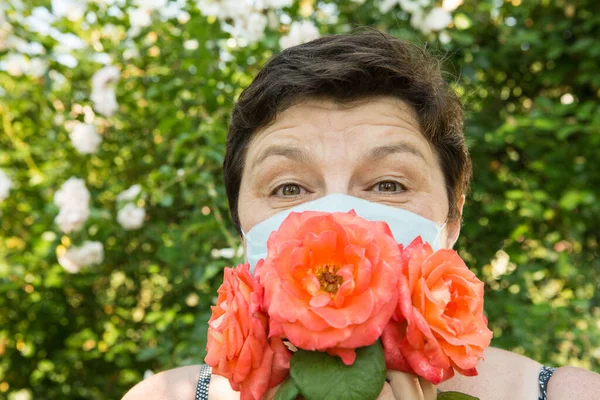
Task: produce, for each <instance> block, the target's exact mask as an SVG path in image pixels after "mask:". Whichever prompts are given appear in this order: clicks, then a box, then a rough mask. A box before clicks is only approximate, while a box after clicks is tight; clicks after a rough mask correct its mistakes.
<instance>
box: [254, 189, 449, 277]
mask: <svg viewBox="0 0 600 400" xmlns="http://www.w3.org/2000/svg"><path fill="white" fill-rule="evenodd" d="M350 210H354V211H355V212H356V214H357V215H358V216H359V217H362V218H364V219H366V220H367V221H383V222H386V223H387V224H388V225H389V227H390V229H391V231H392V234H393V235H394V239H396V242H398V243H400V244H402V245H404V246H408V245H409V244H410V242H412V241H413V239H415V238H416V237H417V236H421V238H422V239H423V241H425V242H428V243H429V244H430V245H431V247H432V248H433V249H434V250H438V249H439V248H440V232H441V231H442V229H444V227H445V226H446V223H444V225H442V226H438V225H437V224H436V223H435V222H433V221H430V220H428V219H427V218H424V217H421V216H420V215H417V214H415V213H412V212H410V211H406V210H402V209H400V208H396V207H390V206H386V205H383V204H379V203H374V202H371V201H368V200H363V199H359V198H358V197H353V196H348V195H345V194H330V195H327V196H324V197H321V198H319V199H317V200H314V201H310V202H308V203H303V204H300V205H297V206H296V207H292V208H290V209H288V210H285V211H282V212H279V213H277V214H275V215H273V216H271V217H269V218H267V219H266V220H264V221H262V222H260V223H258V224H256V225H255V226H254V227H253V228H252V229H250V231H248V233H244V231H243V230H242V235H243V236H244V238H245V239H246V258H247V260H248V263H250V272H251V273H252V272H253V271H254V267H255V266H256V264H257V263H258V261H259V260H260V259H261V258H267V240H268V239H269V236H271V233H273V232H274V231H276V230H278V229H279V227H280V226H281V224H282V223H283V221H284V220H285V219H286V218H287V217H288V215H290V213H293V212H303V211H322V212H348V211H350Z"/></svg>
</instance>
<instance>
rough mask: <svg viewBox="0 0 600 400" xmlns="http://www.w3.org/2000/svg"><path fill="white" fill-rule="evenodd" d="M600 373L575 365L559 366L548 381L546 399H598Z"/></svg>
mask: <svg viewBox="0 0 600 400" xmlns="http://www.w3.org/2000/svg"><path fill="white" fill-rule="evenodd" d="M598 393H600V375H599V374H596V373H595V372H591V371H587V370H585V369H581V368H575V367H561V368H558V369H557V370H556V371H554V374H553V375H552V378H551V379H550V381H549V382H548V399H549V400H557V399H578V400H592V399H598Z"/></svg>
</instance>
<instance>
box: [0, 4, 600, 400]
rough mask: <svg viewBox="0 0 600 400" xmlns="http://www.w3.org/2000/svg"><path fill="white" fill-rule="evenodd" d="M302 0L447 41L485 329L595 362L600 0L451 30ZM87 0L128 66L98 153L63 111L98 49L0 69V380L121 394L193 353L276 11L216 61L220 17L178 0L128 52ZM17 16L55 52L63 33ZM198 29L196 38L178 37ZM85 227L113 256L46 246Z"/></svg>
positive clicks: (109, 18) (495, 8)
mask: <svg viewBox="0 0 600 400" xmlns="http://www.w3.org/2000/svg"><path fill="white" fill-rule="evenodd" d="M301 3H302V7H301V6H300V4H295V5H294V6H293V7H291V8H287V9H285V10H284V11H285V13H286V14H288V15H289V16H290V17H291V19H292V20H300V19H304V18H306V19H310V20H312V21H314V22H315V23H316V25H317V26H318V27H319V30H320V32H321V34H330V33H337V32H345V31H348V30H350V29H351V28H352V27H355V26H358V25H369V26H374V27H377V28H380V29H382V30H385V31H388V32H390V33H392V34H393V35H395V36H397V37H401V38H408V39H410V40H414V41H417V42H419V43H422V44H426V46H427V47H428V48H429V49H430V50H431V51H432V52H434V53H436V54H438V55H440V56H442V57H443V58H444V60H445V61H444V65H445V68H446V70H448V71H449V74H448V80H449V81H451V82H452V85H453V86H454V87H455V88H456V90H457V91H458V92H459V93H460V94H461V95H462V96H463V99H464V101H465V104H466V107H467V111H468V119H467V124H466V135H467V137H468V141H469V145H470V148H471V153H472V156H473V161H474V180H473V185H472V192H471V194H470V196H469V198H468V200H467V204H466V206H465V221H464V227H463V230H462V235H461V238H460V240H459V243H458V246H457V247H458V249H459V251H460V253H461V255H462V256H463V257H464V258H465V259H466V260H467V262H468V264H469V265H470V266H471V267H472V268H473V269H474V270H476V272H477V273H478V276H479V277H480V278H481V279H482V280H484V281H485V282H486V284H487V289H488V290H487V297H486V312H487V314H488V316H489V320H490V326H491V328H492V329H493V331H494V333H495V338H494V341H493V345H495V346H497V347H501V348H506V349H510V350H513V351H516V352H519V353H522V354H525V355H527V356H529V357H531V358H534V359H536V360H539V361H540V362H543V363H547V364H549V365H566V364H569V365H577V366H582V367H585V368H590V369H593V370H595V371H597V372H600V293H599V291H598V290H597V286H598V282H599V279H600V257H599V256H600V249H599V244H598V240H599V237H598V234H599V232H600V202H599V200H600V199H599V194H600V191H599V188H600V172H599V171H600V165H599V163H598V156H599V155H600V132H599V128H600V106H599V102H598V99H599V97H600V73H599V71H598V65H600V41H598V38H599V37H600V3H598V2H597V1H595V0H588V1H585V0H581V1H566V0H556V1H550V0H543V1H539V0H531V1H529V0H528V1H522V2H521V1H516V0H513V1H512V2H503V1H501V0H497V1H496V0H494V1H492V0H487V1H465V2H464V4H463V5H461V6H460V7H459V8H458V9H457V10H456V11H454V12H453V17H454V21H453V23H452V24H451V26H450V27H449V28H448V29H447V31H446V32H447V34H448V35H449V37H450V39H451V40H450V41H449V42H447V41H445V40H444V42H445V43H442V42H441V41H439V40H438V38H437V35H435V34H429V35H423V34H421V33H418V32H416V31H415V30H414V29H413V28H412V27H411V26H410V24H409V21H408V16H407V15H406V14H405V13H403V12H402V11H401V10H400V8H398V7H396V8H394V9H393V10H392V11H390V12H387V13H385V14H382V13H381V12H380V11H379V9H378V7H377V4H378V2H377V1H371V0H368V1H366V2H365V3H364V4H358V3H357V2H353V1H350V0H341V1H336V2H335V4H336V5H337V8H338V10H339V16H338V20H337V22H335V23H332V21H329V22H328V21H326V19H325V18H324V17H323V15H322V13H320V12H319V9H320V7H322V6H323V4H330V3H332V2H328V1H322V2H318V3H317V2H313V1H310V0H307V1H302V2H301ZM35 5H37V6H40V5H41V6H47V7H50V5H49V2H46V3H45V2H37V3H36V4H35ZM127 6H128V4H127V5H125V6H123V7H127ZM26 7H28V8H32V7H33V5H27V6H26ZM88 9H89V10H90V11H94V12H96V14H97V20H96V21H95V22H92V23H88V24H87V25H86V26H83V25H82V24H77V23H70V22H68V21H64V22H62V23H61V24H60V28H61V30H63V31H64V32H72V33H74V34H76V35H79V36H81V37H83V38H90V37H91V36H92V35H93V32H94V31H98V30H100V29H101V27H102V26H105V25H106V24H109V23H110V24H113V25H115V26H116V27H117V29H118V32H119V34H118V37H117V38H116V39H114V38H113V39H111V38H110V37H108V36H101V38H100V43H101V47H102V48H103V49H104V51H105V52H107V53H108V54H109V55H111V56H112V57H113V59H114V60H115V62H114V64H115V65H118V66H119V67H120V68H121V74H122V75H121V79H120V81H119V83H118V91H117V97H118V101H119V105H120V108H119V111H118V113H117V114H116V115H115V116H114V117H111V118H101V117H98V119H97V121H96V122H97V123H98V124H99V126H100V128H99V129H100V132H101V134H102V137H103V143H102V145H101V148H100V151H99V152H98V153H96V154H94V155H88V156H84V155H80V154H78V153H77V152H76V151H75V150H74V149H73V146H72V145H71V144H70V141H69V137H68V133H67V131H66V129H65V128H64V124H63V123H62V121H63V120H69V119H78V120H82V119H83V116H82V115H81V111H77V110H78V109H81V106H86V105H90V104H91V102H90V100H89V93H90V87H91V83H90V78H91V76H92V75H93V73H94V72H95V71H97V70H98V69H99V68H100V67H101V65H100V64H98V63H96V62H93V61H91V59H90V58H89V57H88V55H89V54H87V53H86V52H84V51H82V52H80V53H78V54H77V59H78V60H79V65H78V66H77V67H75V68H67V67H65V66H64V65H61V64H58V63H56V62H55V61H52V60H49V65H50V69H51V70H55V71H58V72H60V73H61V74H62V75H64V77H65V78H66V81H65V83H64V84H58V83H56V80H55V79H53V76H54V75H53V73H50V72H47V73H46V74H45V75H44V76H42V77H41V78H31V77H27V76H21V77H14V76H11V75H9V74H7V73H6V72H3V71H0V86H1V87H2V88H3V90H1V91H0V94H1V98H0V118H1V125H0V168H2V169H3V170H4V171H5V172H6V173H7V174H8V175H9V176H10V177H11V179H12V180H13V182H14V184H15V187H14V188H13V189H12V191H11V193H10V196H9V197H8V198H7V199H6V200H4V202H2V203H0V218H1V219H0V397H4V396H8V395H9V394H10V393H13V392H15V391H18V390H20V389H23V388H28V391H29V392H30V393H31V394H32V395H33V398H35V399H59V398H60V399H78V398H86V399H105V398H119V397H120V396H121V395H122V394H123V393H124V392H125V391H126V390H127V389H128V388H129V387H131V386H132V385H133V384H135V383H136V382H138V381H139V380H141V379H142V375H143V373H144V371H145V370H148V369H150V370H153V371H159V370H163V369H167V368H172V367H176V366H181V365H186V364H194V363H201V362H202V359H203V355H204V348H205V335H206V320H207V318H208V316H209V305H210V304H211V302H212V301H213V299H214V296H215V293H216V288H217V286H218V285H219V283H220V281H221V279H222V275H221V271H222V268H223V267H224V266H226V265H230V264H235V263H237V262H238V261H239V260H236V259H224V258H214V257H213V256H211V250H213V249H221V248H234V249H237V248H238V246H239V238H238V237H237V235H236V234H235V231H234V230H233V228H232V225H231V223H230V220H229V214H228V210H227V204H226V198H225V194H224V190H223V185H222V174H221V164H222V161H223V153H224V141H225V136H226V130H227V121H228V115H229V112H230V110H231V106H232V104H233V102H234V101H235V99H236V96H237V95H238V94H239V93H240V91H241V90H242V89H243V88H244V87H245V86H246V85H248V84H249V82H250V81H251V79H252V77H253V76H254V75H255V74H256V73H257V72H258V71H259V69H260V66H261V65H262V64H263V63H264V62H265V61H266V60H267V59H268V58H269V57H270V56H271V55H272V54H274V53H275V52H277V51H278V50H279V45H278V40H279V38H280V37H281V35H282V34H284V33H285V31H286V26H285V25H282V26H280V27H279V28H277V29H268V30H267V32H266V36H265V37H264V39H262V40H261V41H259V42H257V43H254V44H251V45H249V46H247V47H229V48H228V52H229V53H230V54H231V59H230V60H226V59H223V58H220V57H219V50H218V49H219V47H220V46H222V47H226V46H227V39H228V38H229V34H227V33H225V32H223V30H221V28H220V25H219V22H218V21H215V19H214V18H206V17H204V16H203V15H202V14H201V13H200V12H199V10H198V9H197V7H196V6H195V5H192V4H188V5H187V6H186V10H188V12H189V14H190V19H189V21H188V22H187V23H184V24H181V23H178V22H177V20H167V21H161V20H160V19H158V18H155V20H154V22H153V24H152V25H151V26H150V27H147V28H144V30H143V31H142V33H141V34H140V35H139V36H137V37H136V38H135V39H134V41H133V43H134V44H135V46H136V48H137V49H138V50H139V56H136V57H133V58H126V57H124V54H125V50H126V47H128V46H130V44H127V43H128V42H126V41H125V40H124V39H125V36H126V30H127V28H128V22H127V18H126V17H125V18H118V17H115V16H113V15H109V13H107V12H106V11H103V9H102V8H101V7H99V6H98V4H97V3H94V2H91V3H90V4H89V6H88ZM311 10H312V11H316V12H314V13H313V12H311ZM278 12H281V10H279V11H278ZM9 13H10V11H9ZM13 28H14V31H15V33H16V34H17V35H19V36H21V37H22V38H25V39H26V40H32V41H38V42H40V43H42V44H43V46H44V48H45V49H47V50H48V52H50V50H51V49H52V48H53V46H56V43H55V41H54V40H53V39H51V38H49V37H41V36H39V35H38V34H36V33H33V32H29V31H28V30H27V29H26V28H25V27H24V26H20V25H18V24H15V25H14V26H13ZM190 39H196V40H197V41H198V43H199V46H198V48H197V49H186V46H184V43H185V41H186V40H190ZM5 55H6V51H4V52H0V59H1V58H2V57H3V56H5ZM567 94H570V95H571V96H572V97H570V96H568V95H567ZM565 95H567V96H565ZM561 99H562V101H561ZM570 100H573V101H572V102H570ZM563 103H564V104H563ZM76 105H79V106H76ZM57 116H59V117H58V118H57ZM71 176H77V177H80V178H84V179H85V181H86V185H87V187H88V189H89V190H90V192H91V194H92V201H91V208H92V214H91V216H90V218H89V219H88V221H87V223H86V226H85V228H84V229H83V230H82V231H80V232H78V233H76V234H72V235H63V234H61V233H60V231H59V230H58V229H57V227H56V225H55V224H54V222H53V220H54V218H55V216H56V213H57V208H56V207H55V206H54V205H53V202H52V197H53V195H54V193H55V191H56V190H57V189H58V188H59V187H60V185H61V184H62V183H63V182H64V181H66V180H67V179H68V178H69V177H71ZM136 183H140V184H141V185H142V186H143V188H144V192H145V193H146V195H145V197H143V198H142V199H140V200H138V205H140V206H144V207H145V208H146V212H147V220H146V222H145V225H144V226H143V228H141V229H139V230H135V231H125V230H123V229H122V228H121V227H120V226H119V224H117V222H116V221H115V215H116V211H117V209H116V202H115V197H116V195H117V194H118V193H119V192H120V191H122V190H124V189H126V188H128V187H129V186H131V185H132V184H136ZM88 239H89V240H98V241H101V242H102V243H103V244H104V247H105V261H104V263H103V264H102V265H100V266H97V267H92V268H89V269H87V270H84V271H82V272H80V273H79V274H69V273H67V272H65V271H64V270H63V268H62V267H61V266H60V265H59V264H58V263H57V258H56V251H57V248H58V247H60V246H63V247H68V246H69V245H70V244H71V243H73V244H79V243H81V242H82V241H83V240H88ZM507 258H508V259H507Z"/></svg>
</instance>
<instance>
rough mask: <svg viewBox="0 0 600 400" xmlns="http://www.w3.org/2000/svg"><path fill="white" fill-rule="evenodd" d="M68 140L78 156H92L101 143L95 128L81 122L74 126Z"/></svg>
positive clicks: (100, 137)
mask: <svg viewBox="0 0 600 400" xmlns="http://www.w3.org/2000/svg"><path fill="white" fill-rule="evenodd" d="M69 138H71V143H72V144H73V147H75V149H76V150H77V151H78V152H79V153H80V154H94V153H96V152H97V151H98V148H99V147H100V143H102V136H100V135H98V132H96V127H95V126H94V125H92V124H84V123H81V122H78V123H76V124H75V126H74V127H73V130H72V131H71V134H70V135H69Z"/></svg>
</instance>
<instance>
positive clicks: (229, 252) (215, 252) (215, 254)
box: [210, 247, 236, 259]
mask: <svg viewBox="0 0 600 400" xmlns="http://www.w3.org/2000/svg"><path fill="white" fill-rule="evenodd" d="M210 255H211V256H212V258H227V259H230V258H233V257H235V255H236V251H235V249H232V248H231V247H226V248H224V249H212V250H211V252H210Z"/></svg>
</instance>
